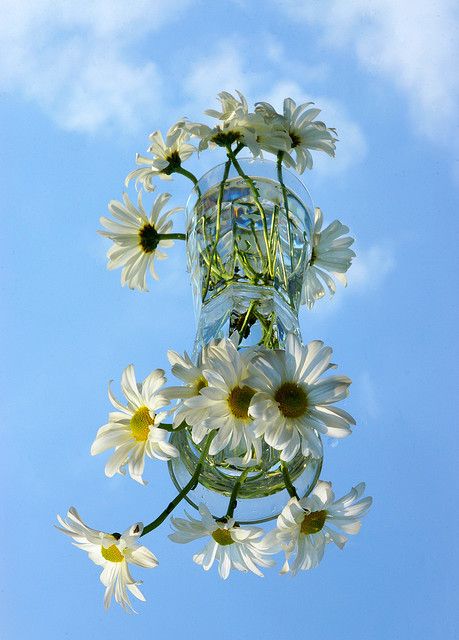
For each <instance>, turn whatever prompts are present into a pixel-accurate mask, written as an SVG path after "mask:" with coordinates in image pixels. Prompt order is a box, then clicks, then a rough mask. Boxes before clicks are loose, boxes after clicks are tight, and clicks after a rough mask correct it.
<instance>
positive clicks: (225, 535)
mask: <svg viewBox="0 0 459 640" xmlns="http://www.w3.org/2000/svg"><path fill="white" fill-rule="evenodd" d="M212 538H213V539H214V540H215V542H217V543H218V544H221V545H222V546H223V547H226V546H227V545H229V544H234V540H233V538H232V537H231V533H230V532H229V531H228V529H215V531H214V532H213V533H212Z"/></svg>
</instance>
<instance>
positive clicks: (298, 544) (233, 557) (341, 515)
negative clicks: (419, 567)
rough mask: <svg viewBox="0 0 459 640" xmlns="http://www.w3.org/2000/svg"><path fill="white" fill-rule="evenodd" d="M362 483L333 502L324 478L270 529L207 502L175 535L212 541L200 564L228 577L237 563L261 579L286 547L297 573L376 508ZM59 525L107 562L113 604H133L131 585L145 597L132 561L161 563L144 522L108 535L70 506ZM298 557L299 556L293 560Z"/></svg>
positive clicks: (175, 523)
mask: <svg viewBox="0 0 459 640" xmlns="http://www.w3.org/2000/svg"><path fill="white" fill-rule="evenodd" d="M364 490H365V485H364V483H360V484H359V485H357V486H356V487H354V488H352V489H351V491H350V492H349V493H347V494H346V495H345V496H343V497H342V498H340V499H338V500H335V496H334V493H333V491H332V487H331V483H329V482H323V481H319V482H318V483H317V485H316V486H315V487H314V489H313V491H312V492H311V493H310V494H309V496H307V497H306V498H303V499H302V500H299V499H297V498H291V499H290V500H289V501H288V503H287V504H286V506H285V507H284V509H283V510H282V513H281V514H280V515H279V517H278V518H277V522H276V527H275V528H274V529H272V530H271V531H269V532H268V533H266V534H265V532H264V530H263V529H262V528H261V527H250V526H240V525H239V524H238V523H237V522H236V521H235V520H234V518H232V517H226V518H221V519H216V518H214V516H212V514H211V513H210V511H209V509H208V508H207V507H206V505H204V504H201V505H200V506H199V514H200V516H201V518H200V519H198V518H193V517H192V516H190V515H189V514H188V513H186V516H187V517H186V518H171V524H172V527H173V529H174V532H173V533H171V534H170V535H169V538H170V540H172V541H173V542H177V543H179V544H185V543H188V542H193V541H195V540H198V539H199V538H205V539H207V542H206V545H205V546H204V548H203V549H202V550H201V551H199V552H198V553H196V554H194V555H193V560H194V562H195V563H196V564H199V565H201V566H202V568H203V569H204V570H205V571H208V570H209V569H210V568H211V567H212V566H213V564H214V562H217V563H218V572H219V574H220V576H221V578H223V579H224V580H226V579H227V578H228V576H229V575H230V572H231V569H236V570H237V571H242V572H244V573H247V572H251V573H254V574H255V575H257V576H260V577H262V576H263V573H262V572H261V570H260V567H263V568H268V567H272V566H274V565H275V560H274V558H273V556H274V555H275V554H277V553H279V552H280V553H284V556H285V562H284V565H283V566H282V569H281V572H280V573H281V574H286V573H290V574H291V575H296V574H297V573H298V571H300V570H308V569H313V568H314V567H316V566H317V565H318V564H319V562H320V561H321V560H322V557H323V555H324V551H325V547H326V545H327V544H328V543H330V542H333V543H335V544H336V545H337V546H338V547H339V548H340V549H342V548H343V547H344V545H345V544H346V542H347V540H348V538H347V536H346V535H345V534H351V535H353V534H356V533H358V532H359V530H360V526H361V522H360V519H361V517H362V516H363V515H365V513H366V512H367V511H368V509H369V508H370V505H371V502H372V499H371V498H370V497H366V498H363V497H362V496H363V492H364ZM58 521H59V524H60V526H59V527H57V528H58V529H59V530H60V531H62V532H63V533H65V534H66V535H68V536H70V537H71V538H73V540H74V541H75V546H76V547H78V548H80V549H82V550H83V551H86V553H87V554H88V556H89V558H90V559H91V560H92V561H93V562H94V563H95V564H97V565H100V566H102V567H103V570H102V573H101V575H100V580H101V582H102V584H103V585H104V586H105V596H104V604H105V607H106V608H108V607H109V605H110V601H111V598H112V596H114V597H115V600H116V602H117V603H118V604H120V605H121V606H122V607H123V608H124V609H131V610H133V609H132V606H131V603H130V601H129V597H128V593H127V591H130V592H131V593H132V595H134V596H135V597H136V598H138V599H139V600H145V598H144V596H143V594H142V593H141V591H140V590H139V588H138V585H140V584H141V582H140V581H136V580H134V578H133V577H132V576H131V574H130V571H129V567H128V565H129V564H134V565H138V566H140V567H144V568H154V567H156V566H157V565H158V561H157V559H156V557H155V556H154V555H153V553H152V552H151V551H150V550H149V549H147V548H146V547H144V546H141V545H139V542H138V539H139V537H140V536H141V535H142V532H143V525H142V523H137V524H135V525H133V526H132V527H130V528H129V529H128V530H127V531H125V532H124V533H123V534H118V533H112V534H109V533H105V532H103V531H98V530H96V529H91V528H90V527H88V526H87V525H86V524H85V523H84V522H83V521H82V520H81V517H80V516H79V514H78V512H77V511H76V510H75V509H74V508H73V507H72V508H70V509H69V511H68V513H67V520H65V519H63V518H61V517H60V516H58ZM292 558H293V560H292Z"/></svg>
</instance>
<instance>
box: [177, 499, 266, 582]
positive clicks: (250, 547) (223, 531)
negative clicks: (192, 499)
mask: <svg viewBox="0 0 459 640" xmlns="http://www.w3.org/2000/svg"><path fill="white" fill-rule="evenodd" d="M199 513H200V514H201V520H198V519H196V518H193V517H191V516H190V515H189V514H188V513H187V514H186V515H187V518H188V520H186V519H185V518H171V524H172V526H173V527H174V529H175V531H174V533H171V534H170V535H169V538H170V539H171V540H172V541H173V542H178V543H181V544H185V543H187V542H192V541H193V540H197V539H198V538H205V537H209V538H210V540H209V542H208V543H207V544H206V546H205V547H204V549H202V551H201V552H200V553H197V554H195V555H194V556H193V560H194V562H196V564H200V565H201V566H202V568H203V569H204V570H205V571H209V569H210V568H211V567H212V565H213V563H214V561H215V560H216V561H217V562H218V572H219V574H220V576H221V577H222V578H223V580H226V578H227V577H228V576H229V574H230V571H231V569H237V570H238V571H243V572H247V571H251V572H252V573H255V574H256V575H257V576H261V577H263V574H262V572H261V571H260V569H259V568H258V567H259V566H261V567H271V566H273V564H274V561H273V560H272V559H271V558H270V557H269V556H270V555H271V553H272V552H270V551H267V550H266V549H265V548H262V545H261V538H262V536H263V529H261V528H259V527H240V526H238V525H236V523H235V521H234V519H233V518H229V519H228V520H225V521H224V522H222V521H217V520H215V518H214V517H213V516H212V514H211V513H210V511H209V509H208V508H207V507H206V505H205V504H201V505H200V506H199Z"/></svg>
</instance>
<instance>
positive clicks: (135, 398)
mask: <svg viewBox="0 0 459 640" xmlns="http://www.w3.org/2000/svg"><path fill="white" fill-rule="evenodd" d="M165 382H166V378H165V377H164V371H163V370H162V369H155V371H153V372H152V373H150V375H149V376H147V377H146V378H145V380H144V381H143V382H142V383H141V384H138V383H137V381H136V378H135V372H134V367H133V366H132V365H129V366H128V367H126V369H125V370H124V371H123V375H122V376H121V388H122V390H123V393H124V395H125V397H126V400H127V404H126V405H123V404H121V402H119V401H118V400H117V399H116V398H115V396H114V395H113V393H112V391H111V389H110V387H109V389H108V397H109V399H110V402H111V403H112V404H113V406H114V407H115V408H116V409H118V411H112V412H111V413H110V414H109V422H108V424H106V425H104V426H103V427H101V428H100V429H99V431H98V432H97V435H96V439H95V440H94V442H93V444H92V447H91V454H92V455H93V456H94V455H97V454H99V453H102V452H103V451H106V450H107V449H112V448H114V449H115V451H114V453H113V455H112V456H111V457H110V458H109V460H108V462H107V464H106V466H105V474H106V475H107V476H108V477H111V476H113V475H114V474H115V473H121V474H123V475H124V473H125V470H124V467H125V466H126V465H128V467H129V475H130V476H131V478H132V479H133V480H136V481H137V482H139V483H140V484H146V483H145V481H144V480H143V479H142V474H143V471H144V466H145V456H148V457H149V458H157V459H159V460H169V459H170V458H175V457H177V456H178V455H179V454H178V451H177V449H176V448H175V447H174V446H173V445H171V444H169V442H168V441H167V439H168V433H167V431H166V430H165V429H161V428H159V427H158V425H159V424H161V422H162V421H163V420H164V418H165V417H166V415H167V411H161V410H160V409H161V408H162V407H164V406H165V405H167V404H168V403H169V400H168V399H167V398H165V397H164V396H163V395H162V393H161V391H160V388H161V387H162V385H163V384H164V383H165Z"/></svg>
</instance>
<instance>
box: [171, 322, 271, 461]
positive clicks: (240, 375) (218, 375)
mask: <svg viewBox="0 0 459 640" xmlns="http://www.w3.org/2000/svg"><path fill="white" fill-rule="evenodd" d="M233 335H234V334H233ZM236 344H237V336H236V339H234V338H233V339H224V340H221V341H220V342H219V343H218V345H216V346H213V347H212V349H211V358H210V361H208V364H207V367H206V368H204V370H203V375H204V378H205V380H206V381H207V385H206V386H203V387H202V388H201V389H200V390H199V395H194V396H193V397H191V398H185V399H184V401H183V403H184V405H185V409H184V410H183V411H182V414H181V415H182V417H183V419H184V420H186V422H187V423H188V424H189V425H192V426H193V431H192V437H193V439H194V441H195V442H197V443H199V442H200V441H201V440H202V438H204V436H205V435H206V434H207V433H209V432H210V431H212V430H213V429H216V430H217V434H216V436H215V437H214V439H213V440H212V443H211V445H210V449H209V454H210V455H216V454H217V453H219V452H220V451H223V449H226V453H227V454H228V453H230V452H232V453H234V456H236V458H235V459H237V460H238V461H239V458H240V456H242V458H241V459H240V464H242V465H243V466H245V465H252V464H253V461H254V460H255V461H256V460H258V459H259V458H260V456H261V444H262V443H261V439H260V438H258V437H257V436H256V435H255V432H254V425H253V419H252V417H251V416H250V414H249V406H250V403H251V401H252V398H253V396H254V395H255V393H256V391H257V390H256V389H255V388H252V387H251V386H249V385H248V384H247V377H248V362H249V359H250V355H251V354H250V353H245V352H241V351H238V349H237V346H236Z"/></svg>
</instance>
